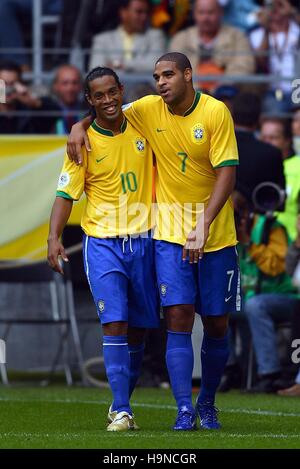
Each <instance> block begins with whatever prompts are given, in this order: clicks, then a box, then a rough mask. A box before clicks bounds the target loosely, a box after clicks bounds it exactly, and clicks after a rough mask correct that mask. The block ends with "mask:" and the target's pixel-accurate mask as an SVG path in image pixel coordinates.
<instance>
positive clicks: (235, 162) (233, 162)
mask: <svg viewBox="0 0 300 469" xmlns="http://www.w3.org/2000/svg"><path fill="white" fill-rule="evenodd" d="M238 165H239V160H226V161H223V162H222V163H220V164H218V165H217V166H214V169H217V168H223V166H238Z"/></svg>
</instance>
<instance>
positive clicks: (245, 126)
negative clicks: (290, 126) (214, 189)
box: [232, 93, 285, 210]
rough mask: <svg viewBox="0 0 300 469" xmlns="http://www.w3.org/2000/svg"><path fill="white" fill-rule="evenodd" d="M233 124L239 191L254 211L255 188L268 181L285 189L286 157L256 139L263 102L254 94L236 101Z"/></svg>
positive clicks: (237, 98) (247, 94)
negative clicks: (253, 194) (237, 158)
mask: <svg viewBox="0 0 300 469" xmlns="http://www.w3.org/2000/svg"><path fill="white" fill-rule="evenodd" d="M232 115H233V120H234V124H235V132H236V139H237V144H238V150H239V157H240V164H239V166H238V167H237V176H236V189H237V190H238V191H239V192H241V193H242V194H243V195H244V197H246V199H247V202H248V204H249V206H250V210H251V208H253V207H252V193H253V190H254V188H255V187H256V186H257V185H258V184H260V183H262V182H266V181H270V182H273V183H275V184H277V185H278V186H280V187H281V188H282V189H285V177H284V170H283V162H282V155H281V152H280V150H279V149H277V148H275V147H274V146H272V145H269V144H267V143H264V142H261V141H260V140H258V139H257V138H256V135H255V131H256V130H257V127H258V123H259V116H260V99H259V97H258V96H257V95H255V94H253V93H240V94H239V95H237V96H236V97H235V99H234V100H233V111H232Z"/></svg>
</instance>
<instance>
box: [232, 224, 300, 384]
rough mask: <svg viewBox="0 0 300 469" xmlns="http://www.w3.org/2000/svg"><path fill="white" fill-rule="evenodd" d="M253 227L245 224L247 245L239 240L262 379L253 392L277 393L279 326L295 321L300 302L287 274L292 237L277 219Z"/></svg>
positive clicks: (245, 287)
mask: <svg viewBox="0 0 300 469" xmlns="http://www.w3.org/2000/svg"><path fill="white" fill-rule="evenodd" d="M248 226H249V223H248ZM249 227H250V230H248V227H247V224H246V223H245V227H244V237H243V241H241V239H242V238H241V234H240V238H239V240H240V268H241V274H242V282H241V283H242V285H243V289H244V294H245V303H244V312H245V314H246V316H247V319H248V322H249V326H250V330H251V336H252V342H253V347H254V352H255V356H256V362H257V367H258V375H259V379H258V382H257V384H256V385H255V386H254V387H253V388H252V391H253V392H275V391H277V389H278V388H276V387H277V386H278V384H277V383H278V381H279V380H280V382H281V377H282V370H281V365H280V359H279V353H278V352H279V351H278V346H277V333H276V325H277V324H280V323H283V322H286V321H289V320H291V318H292V316H293V313H294V311H295V309H296V308H297V305H298V298H297V294H296V290H295V288H294V287H293V285H292V282H291V278H290V277H289V276H288V275H287V274H286V272H285V257H286V253H287V249H288V237H287V233H286V230H285V228H284V227H283V225H281V224H280V223H279V222H278V221H277V220H276V218H275V217H274V218H272V219H270V218H269V219H267V218H266V216H264V215H257V216H256V217H255V218H254V219H253V222H251V223H250V226H249ZM240 228H241V227H240Z"/></svg>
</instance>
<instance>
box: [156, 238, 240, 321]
mask: <svg viewBox="0 0 300 469" xmlns="http://www.w3.org/2000/svg"><path fill="white" fill-rule="evenodd" d="M182 248H183V246H181V245H179V244H175V243H169V242H167V241H159V240H157V241H155V262H156V273H157V281H158V286H159V292H160V299H161V304H162V306H173V305H179V304H194V305H195V308H196V311H197V313H199V314H201V315H203V316H221V315H223V314H226V313H231V312H235V311H240V308H241V296H240V271H239V266H238V254H237V250H236V247H235V246H233V247H226V248H224V249H220V250H219V251H213V252H206V253H204V256H203V258H202V259H200V261H199V262H198V264H190V263H189V260H188V259H187V260H186V261H183V260H182Z"/></svg>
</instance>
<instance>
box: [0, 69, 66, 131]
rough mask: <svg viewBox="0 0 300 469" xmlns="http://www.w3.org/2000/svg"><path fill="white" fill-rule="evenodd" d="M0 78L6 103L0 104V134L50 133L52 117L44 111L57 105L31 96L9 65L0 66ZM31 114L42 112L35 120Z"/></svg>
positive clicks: (17, 74)
mask: <svg viewBox="0 0 300 469" xmlns="http://www.w3.org/2000/svg"><path fill="white" fill-rule="evenodd" d="M0 79H1V80H4V82H5V88H6V90H5V91H6V102H5V103H2V104H1V103H0V133H1V134H29V133H48V132H51V130H52V128H53V125H54V121H55V118H54V117H53V116H52V117H48V116H46V115H45V114H43V113H45V112H46V111H56V110H57V106H56V105H54V104H53V103H52V101H51V100H49V99H48V98H39V97H36V96H34V95H33V94H32V93H31V91H30V90H29V88H28V87H27V86H25V85H24V84H23V83H22V81H21V68H20V67H19V65H17V64H15V63H12V62H3V63H2V64H0ZM35 112H39V113H40V114H41V113H42V114H43V115H39V116H38V117H37V116H35V115H34V113H35Z"/></svg>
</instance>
